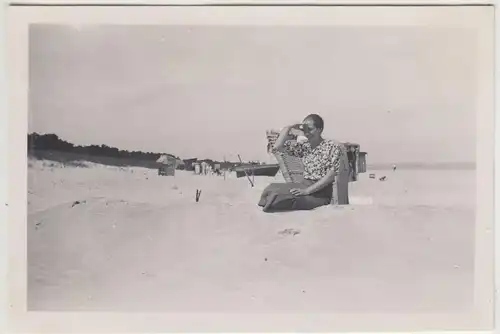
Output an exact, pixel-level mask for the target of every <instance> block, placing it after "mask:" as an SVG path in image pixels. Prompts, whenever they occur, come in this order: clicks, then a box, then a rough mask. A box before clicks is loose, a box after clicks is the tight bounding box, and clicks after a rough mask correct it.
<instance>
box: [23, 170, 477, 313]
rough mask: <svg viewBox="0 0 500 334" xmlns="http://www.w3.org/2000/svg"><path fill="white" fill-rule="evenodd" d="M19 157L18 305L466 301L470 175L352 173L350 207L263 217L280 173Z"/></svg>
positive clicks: (436, 307) (222, 306)
mask: <svg viewBox="0 0 500 334" xmlns="http://www.w3.org/2000/svg"><path fill="white" fill-rule="evenodd" d="M29 164H30V166H29V172H28V187H29V189H28V309H29V310H47V311H48V310H57V311H87V310H88V311H143V312H153V311H154V312H169V311H175V312H270V311H272V312H378V313H380V312H402V313H407V312H411V313H415V312H422V313H425V312H454V311H463V310H467V309H469V308H470V307H472V298H473V260H474V219H475V172H474V171H451V170H443V171H426V170H421V171H404V170H398V171H396V172H393V171H383V172H382V171H378V172H376V173H377V176H382V175H387V180H386V181H385V182H381V181H379V180H378V179H369V177H368V173H367V174H362V175H360V180H359V181H358V182H354V183H352V184H351V185H350V197H351V203H352V204H351V205H349V206H345V207H334V206H327V207H322V208H319V209H316V210H314V211H310V212H290V213H275V214H266V213H263V212H262V210H261V208H260V207H258V206H257V205H256V203H257V201H258V198H259V195H260V192H261V191H262V189H263V188H264V187H265V186H267V185H268V184H269V183H270V182H277V181H279V178H270V177H256V178H255V184H256V185H255V187H254V188H251V187H250V185H249V182H248V180H246V179H245V178H240V179H237V178H236V177H235V176H234V175H229V176H228V177H227V178H226V180H224V179H223V178H222V177H216V176H199V175H194V174H192V173H191V172H185V171H177V174H176V176H175V177H165V176H164V177H162V176H158V175H157V171H156V170H151V169H142V168H117V167H107V166H102V165H96V164H86V165H85V167H75V166H63V165H61V164H58V163H53V162H48V161H36V160H30V162H29ZM196 189H201V190H202V194H201V198H200V201H199V202H198V203H196V202H195V192H196Z"/></svg>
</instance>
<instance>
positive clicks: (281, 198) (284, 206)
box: [259, 182, 331, 212]
mask: <svg viewBox="0 0 500 334" xmlns="http://www.w3.org/2000/svg"><path fill="white" fill-rule="evenodd" d="M278 185H279V186H278ZM309 185H310V183H307V182H306V183H285V184H275V185H274V186H273V187H272V188H270V191H269V192H268V193H266V194H265V197H264V196H263V197H262V198H261V202H259V205H261V204H263V205H261V206H263V207H264V209H263V210H264V212H276V211H290V210H312V209H315V208H317V207H319V206H323V205H328V204H329V203H330V201H331V187H327V188H325V189H322V190H320V191H319V192H317V193H314V194H312V195H307V196H295V195H293V194H292V193H290V189H293V188H306V187H307V186H309Z"/></svg>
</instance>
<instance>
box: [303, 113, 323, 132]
mask: <svg viewBox="0 0 500 334" xmlns="http://www.w3.org/2000/svg"><path fill="white" fill-rule="evenodd" d="M306 119H310V120H312V121H313V124H314V126H315V127H316V129H321V130H323V129H324V128H325V122H324V121H323V118H322V117H321V116H320V115H318V114H310V115H308V116H307V117H306V118H304V120H306Z"/></svg>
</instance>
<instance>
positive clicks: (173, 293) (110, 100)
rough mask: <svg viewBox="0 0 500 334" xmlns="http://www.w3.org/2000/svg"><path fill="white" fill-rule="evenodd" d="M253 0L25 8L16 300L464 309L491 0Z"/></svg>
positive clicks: (284, 309) (95, 306) (480, 185)
mask: <svg viewBox="0 0 500 334" xmlns="http://www.w3.org/2000/svg"><path fill="white" fill-rule="evenodd" d="M174 9H175V8H174ZM174 9H172V10H174ZM233 9H234V10H236V11H239V13H242V11H243V10H244V8H243V7H238V8H233ZM259 9H262V12H260V14H259V15H260V16H259V15H257V14H252V15H256V17H257V16H259V17H260V18H261V19H262V22H261V23H255V24H252V15H250V14H249V15H247V16H245V15H243V17H244V18H245V17H246V19H242V20H241V22H236V21H237V20H236V19H235V20H233V21H231V22H230V23H224V24H217V23H216V21H215V19H214V20H210V19H209V18H210V17H211V16H210V10H209V9H206V10H205V11H203V12H202V14H200V15H198V16H196V18H198V19H199V22H196V21H195V20H186V22H185V23H182V24H181V23H179V21H178V20H177V21H176V20H172V22H170V21H169V20H168V17H170V18H171V17H173V16H175V15H176V14H175V12H174V14H172V12H170V14H169V15H166V18H165V19H164V21H163V22H164V23H162V20H161V19H160V18H161V15H160V14H158V13H157V14H156V16H154V19H152V20H151V22H148V21H146V20H142V21H141V20H139V19H137V20H135V21H134V22H133V23H130V24H127V23H126V20H125V19H123V20H117V21H119V22H111V21H110V22H105V21H103V20H102V17H104V16H98V17H99V18H101V19H100V21H99V19H96V20H94V21H92V20H88V21H85V20H81V21H80V22H78V21H76V20H75V21H74V22H70V21H69V19H67V18H66V19H64V20H61V21H59V22H58V21H56V20H54V22H51V21H50V20H49V19H46V20H44V19H41V20H40V22H38V21H36V20H34V21H35V22H29V24H26V26H25V27H24V30H23V31H24V33H25V34H26V37H27V40H26V41H25V42H22V43H24V44H25V47H26V54H25V55H24V56H23V57H21V58H20V59H23V61H26V62H27V63H25V64H23V66H25V72H16V73H18V74H19V73H25V75H26V78H25V79H26V84H25V88H26V91H25V92H22V91H21V92H18V94H21V95H22V94H24V96H23V98H24V99H25V108H26V117H25V118H24V119H25V120H26V124H25V125H24V126H25V128H24V129H25V131H26V132H24V134H23V140H22V145H23V147H22V148H21V150H22V152H23V153H22V154H24V156H25V159H26V160H25V164H26V167H23V168H25V169H23V170H26V173H27V180H26V181H23V182H26V183H24V184H26V189H25V191H24V190H23V191H24V192H25V193H26V194H25V200H26V203H25V205H26V207H25V208H26V209H25V210H26V214H25V219H26V221H25V224H26V227H25V229H24V230H23V234H24V238H25V243H26V249H25V252H26V253H25V254H26V257H25V258H26V278H25V283H26V286H25V289H26V291H25V297H26V301H25V302H26V311H27V312H28V313H29V312H87V311H91V312H128V313H134V312H135V313H138V312H141V313H169V312H170V313H184V314H190V313H193V314H195V313H227V314H231V313H235V314H236V313H253V314H258V313H287V314H297V313H303V314H319V313H330V314H335V315H336V316H339V317H340V316H341V315H342V314H351V315H352V314H359V315H363V314H365V315H367V314H387V315H390V314H399V315H406V314H419V315H424V316H425V315H429V316H430V315H433V314H434V315H435V314H452V315H453V319H455V318H456V319H457V321H458V320H459V319H461V318H463V317H464V315H465V314H470V313H474V312H476V311H475V310H477V308H478V303H479V301H481V303H482V302H483V301H484V300H483V299H484V298H483V297H481V298H479V297H478V295H477V294H478V287H477V285H478V284H479V283H480V282H483V283H481V284H480V285H481V286H482V287H483V288H485V289H488V286H487V285H486V283H485V282H489V284H492V281H491V282H490V281H489V278H484V277H482V278H481V280H480V281H478V270H479V269H481V268H483V269H484V261H483V265H480V264H478V262H477V261H478V254H479V253H478V251H477V249H478V247H485V246H486V245H490V246H491V245H492V240H489V241H487V242H485V243H481V244H478V240H480V239H479V238H480V237H484V235H485V234H484V233H483V231H485V230H487V229H488V227H489V228H491V226H492V225H493V221H492V212H493V211H492V210H493V204H492V203H493V183H492V182H493V181H492V180H493V176H492V175H493V151H492V150H491V151H490V150H489V148H490V147H491V148H492V147H493V143H492V140H493V130H492V129H493V128H492V126H491V124H492V122H493V102H492V99H493V97H492V96H493V95H492V93H491V92H492V89H493V82H492V81H491V82H490V81H489V79H490V77H489V76H488V75H489V73H490V72H491V71H493V67H492V64H493V63H492V60H491V55H489V54H485V52H487V51H491V50H492V49H491V47H492V46H491V45H493V41H492V36H493V34H492V32H491V31H490V30H491V29H492V27H493V15H492V13H493V9H492V7H483V8H474V7H471V8H470V10H471V11H473V13H475V22H476V23H474V24H472V23H471V24H468V23H466V22H467V20H466V19H465V17H467V12H466V9H463V10H461V9H457V8H452V7H450V8H442V9H436V10H437V11H439V15H436V17H433V14H429V15H428V16H425V18H423V19H418V20H417V19H408V21H407V20H406V19H404V17H405V15H406V16H407V17H411V16H410V15H409V13H411V11H412V9H411V8H403V9H402V8H397V10H399V11H400V12H401V13H402V15H403V16H402V17H401V18H399V19H394V20H396V23H393V24H382V23H380V22H382V18H380V17H379V16H377V13H381V9H378V11H377V12H374V14H373V16H371V19H369V20H367V21H366V23H365V24H363V23H360V20H361V19H357V20H354V19H353V21H352V22H353V23H352V24H349V23H348V21H347V19H346V18H344V19H340V21H339V22H337V21H335V18H332V19H329V18H327V15H326V14H324V16H321V15H323V14H321V15H319V13H320V11H313V12H314V13H318V15H319V19H318V20H316V21H315V20H314V19H313V18H308V16H307V15H306V14H300V13H302V12H301V11H300V10H299V9H300V8H295V9H294V10H295V11H293V15H291V16H292V17H293V20H295V21H296V22H299V23H298V24H290V23H289V24H280V23H279V22H278V23H276V24H273V23H272V22H271V19H270V18H272V17H273V15H274V16H276V17H278V16H280V15H281V14H280V13H281V11H284V10H285V9H286V8H285V7H276V8H269V15H268V16H266V15H265V14H266V12H265V11H264V10H265V9H266V8H265V7H264V8H254V11H253V12H252V11H250V12H251V13H254V12H255V13H259V11H258V10H259ZM31 10H32V11H33V10H34V9H31ZM51 10H52V8H50V7H49V8H46V9H45V12H47V13H50V11H51ZM75 10H76V9H75ZM78 10H83V9H82V8H80V9H78ZM109 10H110V9H109V8H108V11H109ZM130 10H132V9H130ZM134 10H135V9H134ZM137 10H139V9H137ZM152 10H153V11H154V9H152ZM158 10H159V11H164V12H165V13H167V14H168V13H169V8H159V9H158ZM175 10H180V12H181V13H182V10H181V9H175ZM189 10H193V9H191V8H188V9H186V11H189ZM220 10H222V9H220ZM304 10H305V11H304V13H308V12H307V10H306V8H304ZM322 10H325V11H326V12H325V13H328V10H330V8H327V7H325V8H323V9H322ZM374 10H375V9H374ZM385 10H387V13H388V14H387V15H386V16H387V17H388V18H391V17H392V18H394V17H396V14H394V15H393V14H390V10H396V9H391V8H387V9H385ZM414 10H415V11H418V10H420V11H421V9H419V8H418V7H415V8H414ZM19 11H20V12H21V10H20V9H19ZM361 11H362V9H360V13H361ZM429 11H430V9H429ZM448 11H449V14H448ZM129 13H132V14H130V17H131V20H133V12H129ZM203 13H204V14H203ZM349 13H350V15H351V14H352V15H353V17H354V16H355V15H356V13H357V12H356V11H355V8H354V9H351V10H350V11H349ZM362 13H363V14H362V15H361V14H360V17H367V15H368V14H367V12H366V10H365V11H363V12H362ZM227 15H229V13H228V14H227ZM447 15H449V16H447ZM89 16H90V14H89ZM117 16H118V14H117ZM219 16H222V14H220V15H219ZM339 16H342V14H341V9H338V11H337V14H336V16H335V17H339ZM37 17H38V16H37ZM40 17H41V15H40ZM68 17H74V15H73V16H71V15H68ZM141 17H142V16H141ZM447 17H449V18H450V22H452V23H450V24H448V25H447V24H445V23H436V22H440V20H441V21H442V20H443V18H445V19H446V18H447ZM266 18H267V19H268V20H267V21H266ZM306 18H307V19H308V20H309V21H310V22H313V23H311V24H304V22H306ZM438 18H439V19H438ZM290 20H292V19H290ZM412 20H413V21H412ZM136 21H137V22H136ZM209 21H210V22H209ZM278 21H279V20H278ZM309 21H307V22H309ZM214 22H215V23H214ZM256 22H257V21H256ZM331 22H336V23H335V24H332V23H331ZM342 22H344V23H342ZM346 22H347V23H346ZM373 22H378V23H373ZM398 22H400V23H398ZM412 22H413V23H412ZM354 23H355V24H354ZM477 27H480V28H477ZM484 31H486V32H487V33H488V34H489V35H484V34H482V33H481V32H484ZM488 36H490V37H488ZM485 50H486V51H485ZM491 52H492V51H491ZM19 62H21V61H18V63H19ZM16 73H12V74H11V76H16V75H18V74H16ZM19 76H21V74H19ZM19 80H21V79H19ZM484 91H486V93H484ZM479 138H482V139H479ZM488 145H489V146H488ZM18 154H20V153H18ZM484 178H489V179H487V180H486V181H484V180H483V179H484ZM21 184H22V183H21ZM21 190H22V189H21ZM21 190H19V191H21ZM479 211H481V212H482V213H481V212H479ZM19 223H21V222H19ZM479 224H481V225H479ZM478 233H479V234H478ZM482 252H483V253H484V252H486V251H484V250H483V251H482ZM491 256H492V255H491ZM491 256H490V257H491ZM486 266H492V263H486ZM490 289H492V286H490ZM490 293H491V295H493V292H492V290H491V291H490ZM483 296H484V293H483ZM482 309H483V310H485V312H486V313H487V314H485V315H482V317H480V318H481V319H482V321H483V322H482V326H486V327H485V328H487V327H488V325H489V324H490V321H491V316H492V314H493V313H492V312H493V311H492V308H491V309H489V308H487V307H482ZM360 319H361V318H360ZM450 319H451V318H450ZM457 324H458V322H457ZM457 326H458V327H459V326H460V325H457ZM464 326H465V325H464ZM420 327H422V328H425V327H426V324H420ZM458 327H457V328H450V329H463V328H461V327H460V328H458ZM415 328H419V327H418V326H417V327H415ZM431 329H432V328H431ZM467 329H473V328H467ZM329 331H335V329H334V328H331V329H330V330H329Z"/></svg>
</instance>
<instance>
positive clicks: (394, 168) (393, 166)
mask: <svg viewBox="0 0 500 334" xmlns="http://www.w3.org/2000/svg"><path fill="white" fill-rule="evenodd" d="M392 170H393V171H394V172H395V171H396V164H394V165H392Z"/></svg>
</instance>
